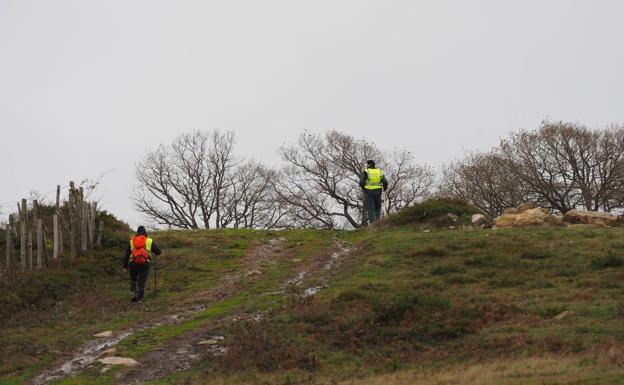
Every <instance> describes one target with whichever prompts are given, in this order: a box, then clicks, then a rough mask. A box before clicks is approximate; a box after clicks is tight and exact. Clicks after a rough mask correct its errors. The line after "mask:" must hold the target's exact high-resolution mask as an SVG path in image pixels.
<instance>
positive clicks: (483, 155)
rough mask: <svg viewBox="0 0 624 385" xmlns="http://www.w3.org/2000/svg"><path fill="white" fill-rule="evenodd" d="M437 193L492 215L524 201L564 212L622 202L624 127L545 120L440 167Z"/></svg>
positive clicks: (622, 204) (608, 208)
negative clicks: (480, 150)
mask: <svg viewBox="0 0 624 385" xmlns="http://www.w3.org/2000/svg"><path fill="white" fill-rule="evenodd" d="M439 187H440V193H441V194H443V195H448V196H453V197H457V198H461V199H463V200H465V201H468V202H470V203H472V204H474V205H475V206H477V207H479V208H480V209H481V210H483V211H485V212H486V213H488V214H489V215H491V216H496V215H499V214H500V213H501V211H502V210H503V209H504V208H507V207H513V206H517V205H518V204H520V203H523V202H534V203H536V204H537V205H539V206H542V207H546V208H549V209H551V210H554V211H558V212H561V213H565V212H566V211H568V210H571V209H574V208H580V209H585V210H591V211H599V210H600V211H612V210H618V209H622V208H624V127H622V126H619V125H612V126H609V127H605V128H602V129H598V130H590V129H589V128H587V127H585V126H583V125H581V124H577V123H567V122H550V121H543V122H542V125H541V127H539V128H538V129H537V130H535V131H526V130H520V131H518V132H516V133H513V134H511V135H510V136H509V137H507V138H503V139H501V141H500V143H499V145H498V146H497V147H496V148H494V149H492V150H491V151H488V152H475V153H469V154H467V155H466V156H465V157H464V159H462V160H459V161H456V162H453V163H451V164H449V165H447V166H446V167H445V168H444V171H443V174H442V177H441V180H440V186H439Z"/></svg>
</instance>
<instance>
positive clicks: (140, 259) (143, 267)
mask: <svg viewBox="0 0 624 385" xmlns="http://www.w3.org/2000/svg"><path fill="white" fill-rule="evenodd" d="M160 252H161V251H160V247H158V246H157V245H156V243H155V242H154V240H153V239H152V238H150V237H148V236H147V232H146V231H145V227H143V226H139V228H138V229H137V232H136V235H135V236H133V237H132V238H131V239H130V243H129V244H128V248H127V249H126V254H125V256H124V268H125V269H128V270H129V271H130V290H132V292H133V293H134V297H132V300H131V302H141V301H142V300H143V296H144V295H145V281H146V280H147V273H148V272H149V265H150V260H151V256H152V253H154V254H156V255H160ZM137 283H138V287H137Z"/></svg>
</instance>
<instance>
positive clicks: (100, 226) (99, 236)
mask: <svg viewBox="0 0 624 385" xmlns="http://www.w3.org/2000/svg"><path fill="white" fill-rule="evenodd" d="M103 234H104V220H103V219H100V220H99V221H98V230H97V237H96V238H95V247H96V248H98V249H101V248H102V235H103Z"/></svg>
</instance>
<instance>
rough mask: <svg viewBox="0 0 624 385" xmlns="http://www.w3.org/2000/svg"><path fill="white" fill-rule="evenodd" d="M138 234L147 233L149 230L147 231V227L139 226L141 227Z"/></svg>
mask: <svg viewBox="0 0 624 385" xmlns="http://www.w3.org/2000/svg"><path fill="white" fill-rule="evenodd" d="M137 234H147V231H145V227H144V226H139V228H138V229H137Z"/></svg>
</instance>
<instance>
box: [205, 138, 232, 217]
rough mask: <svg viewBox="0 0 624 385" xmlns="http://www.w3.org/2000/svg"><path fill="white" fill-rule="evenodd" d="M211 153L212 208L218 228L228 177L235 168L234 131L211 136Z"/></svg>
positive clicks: (209, 157)
mask: <svg viewBox="0 0 624 385" xmlns="http://www.w3.org/2000/svg"><path fill="white" fill-rule="evenodd" d="M210 138H211V140H210V144H211V145H210V152H209V153H208V156H207V162H208V164H209V168H210V170H211V176H212V200H211V207H212V208H213V209H214V211H215V213H216V221H215V222H216V227H217V228H218V227H221V223H222V220H221V211H222V202H223V200H224V194H225V191H226V190H227V187H228V185H227V175H228V173H229V172H230V171H231V170H232V169H233V168H234V167H235V162H234V159H233V154H232V152H233V150H234V144H235V143H236V137H235V135H234V132H233V131H228V132H225V133H221V132H219V131H218V130H214V131H212V133H211V134H210Z"/></svg>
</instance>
